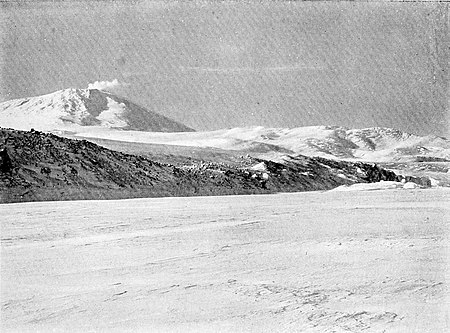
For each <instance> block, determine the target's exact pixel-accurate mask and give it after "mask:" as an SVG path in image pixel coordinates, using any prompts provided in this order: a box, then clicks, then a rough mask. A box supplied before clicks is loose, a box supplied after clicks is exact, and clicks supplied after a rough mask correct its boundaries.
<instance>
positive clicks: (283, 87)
mask: <svg viewBox="0 0 450 333" xmlns="http://www.w3.org/2000/svg"><path fill="white" fill-rule="evenodd" d="M21 3H22V4H21V5H17V4H16V5H6V4H4V3H3V5H0V6H1V7H0V8H1V17H0V22H1V23H0V28H1V32H2V42H1V48H0V52H1V53H0V61H1V63H0V66H1V72H0V74H1V75H0V79H1V81H0V100H7V99H13V98H19V97H26V96H34V95H40V94H45V93H50V92H53V91H55V90H59V89H64V88H69V87H74V88H87V86H88V84H89V83H93V82H95V81H113V80H115V79H116V80H117V82H118V84H112V85H110V87H112V88H111V89H113V90H114V92H116V93H117V94H120V95H122V96H124V97H127V98H128V99H130V100H131V101H134V102H136V103H138V104H140V105H142V106H144V107H147V108H148V109H150V110H153V111H155V112H158V113H161V114H164V115H166V116H169V117H171V118H173V119H175V120H177V121H180V122H182V123H184V124H186V125H188V126H190V127H193V128H195V129H197V130H209V129H218V128H228V127H236V126H251V125H263V126H269V127H297V126H307V125H341V126H347V127H354V128H362V127H372V126H383V127H395V128H399V129H402V130H406V131H409V132H412V133H417V134H436V135H443V136H450V135H449V130H448V122H449V96H448V93H449V90H448V89H449V86H448V82H449V81H448V65H449V64H448V61H449V59H450V54H449V44H448V40H449V36H448V10H449V6H448V4H445V3H436V2H428V3H424V2H413V3H412V2H410V3H381V2H375V3H367V2H363V3H355V2H286V1H284V2H276V1H267V2H264V1H258V2H251V3H246V4H243V3H239V2H209V3H208V2H196V3H186V2H169V3H167V2H150V1H95V2H94V1H89V2H87V1H66V2H62V1H56V2H49V1H44V2H21ZM114 82H116V81H114ZM0 126H1V124H0Z"/></svg>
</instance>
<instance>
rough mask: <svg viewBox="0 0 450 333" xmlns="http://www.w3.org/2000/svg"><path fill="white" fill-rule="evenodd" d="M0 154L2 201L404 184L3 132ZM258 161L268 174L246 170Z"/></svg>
mask: <svg viewBox="0 0 450 333" xmlns="http://www.w3.org/2000/svg"><path fill="white" fill-rule="evenodd" d="M0 150H2V153H1V159H0V202H3V203H6V202H21V201H45V200H52V201H53V200H77V199H119V198H137V197H162V196H194V195H228V194H257V193H275V192H292V191H314V190H329V189H332V188H335V187H337V186H340V185H349V184H353V183H357V182H376V181H380V180H397V181H399V180H401V179H402V177H401V176H397V175H396V174H395V173H394V172H392V171H388V170H385V169H382V168H379V167H378V166H376V165H370V164H365V163H351V162H341V161H331V160H327V159H324V158H311V157H306V156H301V155H300V156H296V157H293V156H292V157H290V158H288V159H287V160H286V162H284V163H275V162H272V161H264V160H261V159H256V158H252V157H249V156H247V157H245V158H244V157H243V159H242V162H241V165H236V164H235V165H229V164H227V163H223V162H222V163H215V162H206V161H192V162H191V163H185V164H183V165H178V166H175V165H172V164H168V163H160V162H156V161H153V160H150V159H148V158H146V157H143V156H139V155H131V154H126V153H121V152H118V151H113V150H109V149H106V148H103V147H100V146H98V145H96V144H94V143H91V142H88V141H85V140H73V139H67V138H62V137H59V136H56V135H53V134H47V133H42V132H38V131H30V132H25V131H17V130H11V129H0ZM258 163H263V166H264V169H265V170H262V171H257V170H252V169H251V166H254V165H255V164H258ZM264 173H267V174H268V175H269V179H268V180H265V179H264ZM409 180H412V181H416V182H421V180H420V179H413V178H410V179H409ZM422 182H423V183H426V181H422Z"/></svg>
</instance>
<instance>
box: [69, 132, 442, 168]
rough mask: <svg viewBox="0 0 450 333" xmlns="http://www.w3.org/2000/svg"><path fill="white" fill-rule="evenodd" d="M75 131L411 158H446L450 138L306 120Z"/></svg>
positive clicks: (257, 150) (271, 153)
mask: <svg viewBox="0 0 450 333" xmlns="http://www.w3.org/2000/svg"><path fill="white" fill-rule="evenodd" d="M77 136H80V137H85V138H102V139H109V140H117V141H126V142H140V143H152V144H163V145H178V146H195V147H205V148H206V147H211V148H220V149H224V150H241V151H247V152H251V153H254V154H257V155H259V156H261V157H264V158H270V159H274V160H277V159H280V158H282V157H283V156H285V155H287V154H288V155H296V154H302V155H308V156H320V157H325V158H333V159H344V160H363V161H373V162H393V161H415V160H417V158H425V159H426V158H429V159H444V160H450V141H449V140H447V139H445V138H441V137H437V136H432V135H429V136H418V135H414V134H409V133H405V132H402V131H400V130H396V129H391V128H379V127H375V128H366V129H347V128H344V127H337V126H309V127H299V128H293V129H283V128H265V127H248V128H233V129H225V130H218V131H209V132H195V133H148V132H136V131H134V132H131V131H121V132H118V131H111V130H106V129H105V130H95V131H93V130H90V129H89V128H86V129H85V130H84V131H83V132H79V133H78V134H77Z"/></svg>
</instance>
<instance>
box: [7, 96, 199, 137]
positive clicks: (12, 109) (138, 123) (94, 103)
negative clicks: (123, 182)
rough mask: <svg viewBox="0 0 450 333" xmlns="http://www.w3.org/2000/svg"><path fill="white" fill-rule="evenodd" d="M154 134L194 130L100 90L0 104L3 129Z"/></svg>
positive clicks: (37, 97)
mask: <svg viewBox="0 0 450 333" xmlns="http://www.w3.org/2000/svg"><path fill="white" fill-rule="evenodd" d="M86 126H89V127H100V128H113V129H120V130H135V131H151V132H192V131H193V129H191V128H189V127H187V126H185V125H183V124H180V123H178V122H176V121H174V120H171V119H169V118H166V117H164V116H162V115H160V114H157V113H154V112H151V111H149V110H146V109H145V108H142V107H140V106H138V105H136V104H134V103H132V102H130V101H128V100H126V99H124V98H121V97H118V96H115V95H113V94H110V93H107V92H105V91H100V90H97V89H65V90H60V91H56V92H54V93H51V94H48V95H43V96H36V97H30V98H21V99H15V100H11V101H6V102H3V103H0V127H4V128H7V127H9V128H14V129H22V130H30V129H31V128H34V129H36V130H42V131H53V130H59V131H69V132H71V131H72V132H78V131H80V130H81V129H82V128H83V127H86Z"/></svg>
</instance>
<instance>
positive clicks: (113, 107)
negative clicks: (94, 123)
mask: <svg viewBox="0 0 450 333" xmlns="http://www.w3.org/2000/svg"><path fill="white" fill-rule="evenodd" d="M106 99H107V101H108V109H107V110H105V111H102V112H101V113H100V115H98V116H97V117H96V118H97V119H98V120H100V122H101V126H104V127H126V126H127V125H128V124H127V122H126V121H125V120H124V119H123V118H122V117H123V115H124V113H125V108H126V106H125V104H123V103H118V102H116V101H114V100H113V99H111V98H109V97H106Z"/></svg>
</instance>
